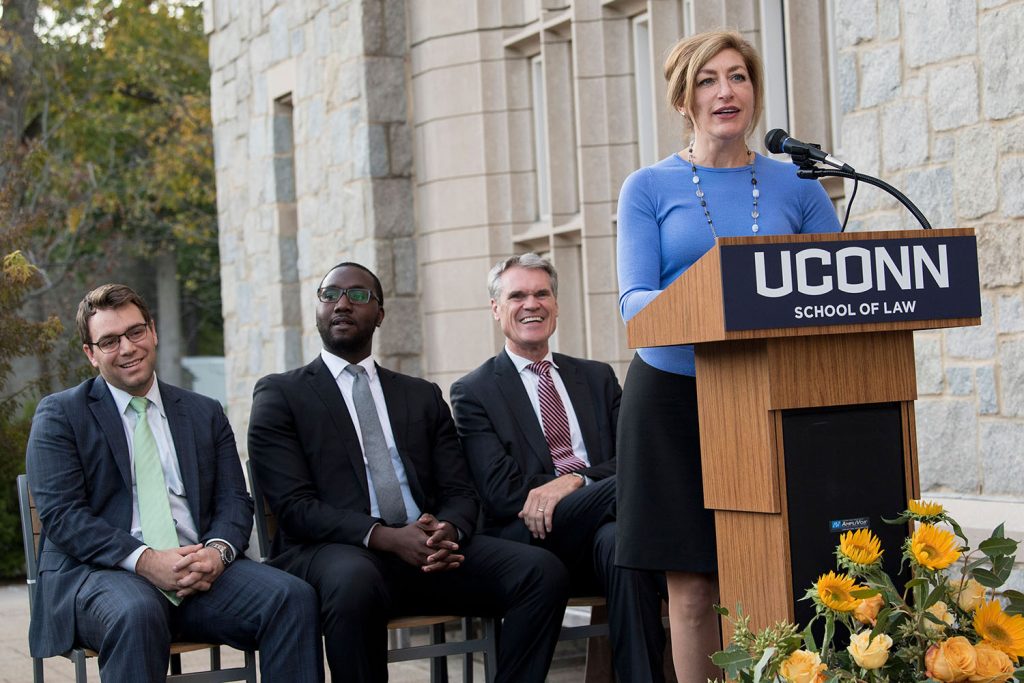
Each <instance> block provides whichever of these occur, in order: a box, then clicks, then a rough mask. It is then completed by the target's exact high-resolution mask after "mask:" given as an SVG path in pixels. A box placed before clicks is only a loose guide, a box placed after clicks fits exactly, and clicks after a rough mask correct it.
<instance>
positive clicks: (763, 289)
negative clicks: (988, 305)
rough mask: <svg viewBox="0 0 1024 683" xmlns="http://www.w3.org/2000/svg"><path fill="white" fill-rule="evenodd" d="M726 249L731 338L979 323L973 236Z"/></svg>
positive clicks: (725, 281)
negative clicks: (749, 333) (878, 325)
mask: <svg viewBox="0 0 1024 683" xmlns="http://www.w3.org/2000/svg"><path fill="white" fill-rule="evenodd" d="M720 249H721V264H722V293H723V298H724V306H725V329H726V330H727V331H735V330H760V329H770V328H777V327H810V326H816V325H859V324H863V323H874V322H898V321H904V320H942V319H948V318H976V317H979V316H981V292H980V288H979V285H978V245H977V241H976V240H975V237H974V236H973V235H972V236H951V237H938V238H936V237H907V238H897V239H881V240H880V239H865V240H852V241H842V242H838V241H837V242H795V243H791V244H780V243H775V244H768V243H764V244H730V245H721V247H720Z"/></svg>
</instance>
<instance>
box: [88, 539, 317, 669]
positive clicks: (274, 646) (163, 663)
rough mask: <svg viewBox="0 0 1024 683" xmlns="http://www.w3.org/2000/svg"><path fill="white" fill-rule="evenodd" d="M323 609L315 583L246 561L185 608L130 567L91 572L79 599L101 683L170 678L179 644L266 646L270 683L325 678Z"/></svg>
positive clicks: (262, 662)
mask: <svg viewBox="0 0 1024 683" xmlns="http://www.w3.org/2000/svg"><path fill="white" fill-rule="evenodd" d="M316 612H317V608H316V595H315V593H314V592H313V590H312V589H311V588H310V587H309V585H307V584H306V583H304V582H302V581H300V580H299V579H297V578H295V577H294V576H292V575H290V574H287V573H286V572H282V571H279V570H277V569H274V568H273V567H269V566H266V565H262V564H260V563H258V562H253V561H251V560H247V559H245V558H239V559H238V560H236V561H235V562H233V563H231V564H230V565H229V566H228V567H227V569H225V570H224V573H223V574H221V575H220V576H219V577H217V580H216V581H214V582H213V585H212V586H211V587H210V590H208V591H205V592H200V593H196V594H194V595H191V596H189V597H187V598H185V599H184V600H183V601H182V603H181V604H180V605H179V606H177V607H175V606H174V605H172V604H171V603H170V601H168V600H167V598H166V597H164V595H163V594H162V593H161V592H160V591H158V590H157V588H156V587H155V586H154V585H153V584H151V583H150V582H149V581H147V580H146V579H144V578H142V577H141V576H139V575H137V574H134V573H132V572H129V571H125V570H123V569H101V570H97V571H95V572H93V573H91V574H90V575H89V577H88V578H87V579H86V580H85V582H84V583H83V584H82V587H81V588H80V589H79V591H78V595H77V596H76V599H75V620H76V635H77V642H79V643H80V644H82V645H84V646H85V647H88V648H90V649H93V650H96V651H97V652H98V653H99V666H100V678H102V679H103V680H104V681H113V682H114V683H118V682H120V681H132V682H133V683H135V682H136V681H138V682H147V681H150V682H152V683H157V682H160V683H163V681H166V680H167V664H168V660H169V657H170V654H169V649H170V644H171V642H172V641H174V640H188V641H194V642H211V643H223V644H225V645H230V646H231V647H234V648H237V649H241V650H245V649H259V651H260V657H259V660H260V674H261V680H262V681H263V682H264V683H300V682H301V683H306V682H308V683H317V682H319V681H323V680H324V667H323V654H322V652H323V651H322V649H321V640H320V630H319V628H318V621H317V613H316Z"/></svg>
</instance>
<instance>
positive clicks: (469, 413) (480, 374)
mask: <svg viewBox="0 0 1024 683" xmlns="http://www.w3.org/2000/svg"><path fill="white" fill-rule="evenodd" d="M554 360H555V365H557V366H558V373H559V375H560V376H561V378H562V382H563V383H564V384H565V388H566V391H567V392H568V394H569V400H570V401H572V407H573V409H574V410H575V412H576V419H577V421H578V422H579V425H580V432H581V433H582V435H583V443H584V445H585V446H586V447H587V457H588V459H589V460H590V467H588V468H587V469H585V470H581V472H582V473H583V474H585V475H587V476H588V477H590V478H591V479H595V480H597V479H604V478H606V477H610V476H612V475H614V474H615V427H616V423H617V422H618V419H619V398H620V397H621V395H622V389H621V388H620V387H619V382H618V380H617V379H616V377H615V372H614V371H613V370H612V368H611V366H610V365H608V364H607V363H600V362H598V361H592V360H585V359H582V358H573V357H572V356H565V355H562V354H560V353H556V354H554ZM451 398H452V411H453V412H454V414H455V424H456V426H457V427H458V430H459V437H460V438H461V439H462V449H463V451H464V452H465V454H466V459H467V460H468V461H469V469H470V471H471V472H472V474H473V479H474V480H475V482H476V486H477V489H478V490H479V491H480V498H481V502H482V503H483V510H484V530H485V531H486V532H488V533H493V534H495V535H499V536H502V537H504V538H510V539H513V540H519V541H524V542H528V541H529V530H528V529H527V528H526V525H524V524H523V523H522V520H520V519H519V518H518V517H517V514H518V513H519V511H520V510H522V509H523V503H524V502H525V501H526V496H527V494H528V493H529V492H530V489H533V488H536V487H538V486H540V485H541V484H544V483H547V482H549V481H551V480H552V479H554V478H555V466H554V464H553V463H552V461H551V451H550V450H549V449H548V443H547V441H546V440H545V438H544V430H543V428H542V427H541V424H540V420H538V419H537V413H536V412H534V410H533V405H532V404H531V403H530V397H529V396H528V395H527V393H526V387H524V386H523V382H522V380H521V379H520V378H519V373H518V372H517V371H516V366H515V365H514V364H513V363H512V359H511V358H509V357H508V354H507V353H505V351H504V350H502V352H501V353H499V354H498V355H497V356H495V357H494V358H491V359H489V360H488V361H486V362H485V363H484V364H483V365H481V366H480V367H479V368H477V369H476V370H474V371H473V372H471V373H469V374H468V375H466V376H465V377H463V378H462V379H460V380H459V381H457V382H455V384H453V385H452V388H451Z"/></svg>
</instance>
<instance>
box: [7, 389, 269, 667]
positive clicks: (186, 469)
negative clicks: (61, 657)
mask: <svg viewBox="0 0 1024 683" xmlns="http://www.w3.org/2000/svg"><path fill="white" fill-rule="evenodd" d="M160 394H161V397H162V398H163V403H164V409H165V410H166V412H167V421H168V424H169V426H170V430H171V438H172V439H173V440H174V449H175V451H176V452H177V455H178V466H179V468H180V469H181V477H182V480H183V482H184V485H185V494H186V498H187V499H188V505H189V510H190V511H191V513H192V518H193V520H194V521H195V524H196V530H197V531H198V532H199V540H200V542H203V541H206V540H208V539H211V538H221V539H224V540H226V541H228V542H229V543H231V544H232V545H233V546H234V547H235V548H236V549H238V551H239V552H241V551H242V550H244V549H245V547H246V546H247V545H248V542H249V532H250V531H251V529H252V522H253V518H252V499H251V498H250V497H249V493H248V490H247V489H246V486H245V478H244V477H243V475H242V468H241V464H240V463H239V460H238V450H237V448H236V446H235V437H234V434H233V433H232V431H231V426H230V425H229V424H228V420H227V417H226V416H225V415H224V411H223V409H222V408H221V406H220V404H219V403H217V402H216V401H214V400H213V399H210V398H207V397H205V396H200V395H199V394H194V393H192V392H190V391H185V390H184V389H179V388H177V387H174V386H171V385H169V384H164V383H163V382H160ZM26 466H27V469H28V477H29V486H30V488H31V490H32V495H33V496H34V497H35V501H36V505H37V506H38V508H39V517H40V520H41V522H42V526H43V535H44V538H43V541H42V544H41V546H40V553H39V583H38V586H37V588H36V595H35V601H34V603H33V605H32V622H31V625H30V627H29V648H30V650H31V652H32V655H33V656H34V657H50V656H53V655H57V654H60V653H62V652H66V651H67V650H68V649H69V648H71V646H72V645H73V644H74V638H75V596H76V595H77V593H78V589H79V587H80V586H81V585H82V582H83V581H85V579H86V577H88V575H89V574H90V573H91V572H93V571H95V570H98V569H117V565H118V563H119V562H121V561H122V560H124V559H125V558H126V557H127V556H128V555H130V554H131V553H132V551H134V550H135V549H136V548H138V547H139V546H140V545H141V542H140V541H139V540H138V539H136V538H134V537H133V536H132V535H131V523H132V470H131V461H130V456H129V453H128V441H127V438H126V436H125V432H124V426H123V423H122V422H121V416H120V415H118V413H117V407H116V405H115V403H114V398H113V396H112V395H111V393H110V390H109V389H108V388H107V384H106V382H104V381H103V379H102V378H99V377H97V378H94V379H90V380H86V381H85V382H83V383H82V384H80V385H78V386H77V387H74V388H72V389H68V390H66V391H62V392H60V393H57V394H53V395H50V396H47V397H46V398H44V399H43V400H42V401H40V403H39V407H38V408H37V409H36V414H35V417H34V418H33V420H32V432H31V434H30V436H29V442H28V449H27V453H26Z"/></svg>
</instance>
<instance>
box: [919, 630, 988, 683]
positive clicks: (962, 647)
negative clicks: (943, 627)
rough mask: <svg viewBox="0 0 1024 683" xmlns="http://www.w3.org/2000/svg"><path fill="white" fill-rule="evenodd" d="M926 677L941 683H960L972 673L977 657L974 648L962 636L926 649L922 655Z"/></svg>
mask: <svg viewBox="0 0 1024 683" xmlns="http://www.w3.org/2000/svg"><path fill="white" fill-rule="evenodd" d="M924 665H925V667H926V668H927V669H928V675H929V676H931V677H932V678H934V679H935V680H937V681H941V682H942V683H960V682H961V681H966V680H967V677H968V676H970V675H971V674H973V673H974V671H975V669H976V667H977V655H976V654H975V652H974V646H973V645H971V643H970V641H968V640H967V639H966V638H964V637H963V636H956V637H954V638H950V639H948V640H944V641H942V642H941V643H939V644H937V645H932V646H931V647H930V648H928V652H926V653H925V655H924Z"/></svg>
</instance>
